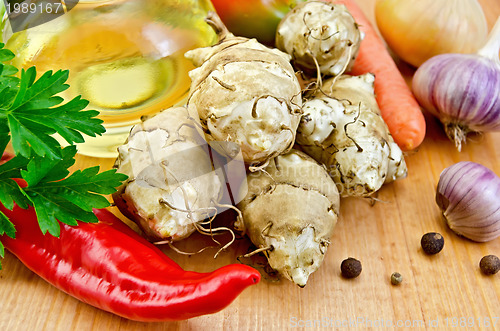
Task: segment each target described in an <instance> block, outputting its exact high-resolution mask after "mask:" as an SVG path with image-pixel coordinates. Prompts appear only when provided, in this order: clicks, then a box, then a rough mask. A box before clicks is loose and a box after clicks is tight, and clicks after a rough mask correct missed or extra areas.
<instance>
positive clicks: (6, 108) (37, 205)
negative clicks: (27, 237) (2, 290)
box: [0, 43, 127, 269]
mask: <svg viewBox="0 0 500 331" xmlns="http://www.w3.org/2000/svg"><path fill="white" fill-rule="evenodd" d="M3 47H4V44H1V43H0V62H6V61H10V60H12V59H13V58H14V53H12V52H11V51H10V50H7V49H3ZM17 73H18V69H17V68H15V67H14V66H12V65H9V64H5V63H0V151H1V153H2V154H3V153H4V152H5V149H6V147H7V145H8V144H9V142H11V143H12V147H13V149H14V153H15V156H14V157H13V158H12V159H10V160H8V161H6V162H5V163H3V164H0V203H1V204H2V205H3V206H4V207H6V208H7V209H9V210H12V208H13V207H14V205H15V204H17V205H18V206H19V207H21V208H24V209H26V208H28V207H29V206H33V207H34V209H35V212H36V214H37V218H38V223H39V226H40V229H41V230H42V232H43V233H46V232H49V233H50V234H52V235H54V236H59V234H60V225H59V222H63V223H66V224H69V225H77V224H78V222H77V220H78V221H82V222H97V221H98V220H97V217H96V216H95V214H94V213H93V211H92V210H93V208H105V207H108V206H109V201H108V200H107V199H106V198H105V197H104V196H103V195H106V194H111V193H114V192H115V191H116V189H115V188H116V187H118V186H120V185H121V183H122V181H124V180H125V179H126V178H127V176H126V175H123V174H119V173H116V170H109V171H105V172H102V173H99V167H91V168H88V169H84V170H78V171H75V172H74V173H72V174H70V171H69V168H70V167H71V166H73V165H74V163H75V155H76V152H77V149H76V147H75V146H74V145H73V144H74V143H81V142H83V141H84V138H83V136H82V134H86V135H88V136H92V137H95V136H96V135H100V134H102V133H104V132H105V129H104V127H103V126H102V120H100V119H98V118H96V116H97V115H98V114H99V112H97V111H95V110H84V109H85V108H86V107H87V106H88V104H89V102H88V101H87V100H84V99H82V98H81V97H79V96H78V97H76V98H74V99H72V100H70V101H69V102H67V103H63V102H64V99H63V98H62V97H61V96H59V94H60V93H61V92H63V91H65V90H66V89H67V88H68V85H67V84H66V81H67V79H68V76H69V72H68V71H67V70H66V71H64V70H59V71H56V72H52V71H48V72H45V73H44V74H42V75H41V76H40V77H39V78H38V79H37V72H36V69H35V67H31V68H29V69H27V70H22V71H21V73H20V78H19V77H16V76H15V75H16V74H17ZM54 134H59V135H60V136H61V137H62V138H63V139H65V140H66V141H67V142H68V143H69V144H70V145H71V146H69V147H66V148H61V146H60V144H59V142H58V141H57V140H56V139H55V138H54V137H53V135H54ZM18 180H24V182H25V184H24V185H22V187H21V186H20V185H19V182H18ZM15 233H16V229H15V226H14V224H13V223H12V222H11V221H10V220H9V219H8V217H7V216H6V215H5V214H4V213H2V212H0V236H1V235H4V234H5V235H7V236H9V237H11V238H14V237H15ZM3 256H4V245H3V244H2V243H1V242H0V257H3ZM0 269H1V264H0Z"/></svg>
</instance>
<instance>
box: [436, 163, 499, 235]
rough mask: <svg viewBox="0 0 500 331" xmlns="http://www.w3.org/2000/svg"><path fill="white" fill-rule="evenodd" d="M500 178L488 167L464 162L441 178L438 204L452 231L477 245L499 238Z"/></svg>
mask: <svg viewBox="0 0 500 331" xmlns="http://www.w3.org/2000/svg"><path fill="white" fill-rule="evenodd" d="M499 197H500V178H499V177H498V176H497V175H495V173H493V171H491V170H490V169H488V168H486V167H485V166H483V165H481V164H478V163H474V162H469V161H464V162H459V163H456V164H454V165H452V166H450V167H448V168H446V169H445V170H444V171H443V172H442V173H441V175H440V177H439V182H438V186H437V193H436V203H437V204H438V206H439V208H440V209H441V210H442V211H443V216H444V218H445V219H446V222H447V223H448V226H449V227H450V229H452V230H453V231H454V232H455V233H457V234H459V235H461V236H464V237H466V238H469V239H471V240H474V241H478V242H486V241H490V240H493V239H495V238H497V237H498V236H500V200H499Z"/></svg>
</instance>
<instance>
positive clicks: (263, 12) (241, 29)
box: [212, 0, 305, 46]
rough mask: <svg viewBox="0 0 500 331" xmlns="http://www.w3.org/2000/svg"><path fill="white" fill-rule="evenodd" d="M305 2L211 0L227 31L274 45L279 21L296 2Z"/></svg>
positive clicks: (285, 0)
mask: <svg viewBox="0 0 500 331" xmlns="http://www.w3.org/2000/svg"><path fill="white" fill-rule="evenodd" d="M303 1H305V0H239V1H235V0H212V4H213V5H214V8H215V10H216V11H217V14H219V16H220V18H221V19H222V22H224V24H225V25H226V26H227V28H228V29H229V31H231V32H232V33H233V34H235V35H237V36H243V37H247V38H257V40H258V41H260V42H261V43H263V44H266V45H270V46H272V45H274V35H275V33H276V27H277V26H278V23H279V22H280V20H281V19H282V18H283V16H285V14H286V13H288V11H290V9H291V8H293V7H294V6H295V5H296V4H297V3H298V2H303Z"/></svg>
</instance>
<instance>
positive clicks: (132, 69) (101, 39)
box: [4, 0, 216, 157]
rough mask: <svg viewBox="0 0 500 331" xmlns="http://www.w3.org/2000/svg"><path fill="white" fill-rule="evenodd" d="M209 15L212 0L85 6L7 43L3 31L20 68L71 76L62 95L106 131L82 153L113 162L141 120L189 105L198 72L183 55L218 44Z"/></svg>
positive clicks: (122, 0) (118, 0)
mask: <svg viewBox="0 0 500 331" xmlns="http://www.w3.org/2000/svg"><path fill="white" fill-rule="evenodd" d="M209 10H213V9H212V5H211V3H210V1H209V0H203V1H192V0H178V1H173V0H172V1H170V0H169V1H167V0H156V1H155V0H115V1H80V2H79V3H78V4H77V5H76V6H75V7H74V8H73V9H72V10H71V11H69V12H67V13H66V14H64V15H62V16H60V17H57V18H55V19H54V20H52V21H49V22H48V23H45V24H42V25H40V26H37V27H34V28H30V29H28V30H24V31H20V32H16V33H13V34H12V33H11V35H10V36H9V35H8V28H6V30H4V40H6V47H7V48H9V49H10V50H12V51H13V52H14V53H15V54H16V58H15V59H14V60H13V61H14V63H13V64H14V65H16V66H17V67H19V68H28V67H31V66H33V65H35V66H36V67H37V71H38V73H43V72H45V71H47V70H58V69H69V71H70V75H69V80H68V84H69V85H70V88H69V89H68V90H66V91H65V92H63V93H62V94H61V96H62V97H64V98H65V99H68V100H69V99H72V98H74V97H75V96H78V95H81V96H82V97H83V98H85V99H87V100H89V102H90V104H89V106H88V109H96V110H98V111H100V115H99V117H100V118H101V119H102V120H103V121H104V126H105V128H106V133H105V134H104V135H103V136H101V137H97V138H91V137H86V142H85V143H84V144H80V145H79V146H78V150H79V152H80V153H81V154H86V155H90V156H97V157H114V156H116V148H117V146H119V145H121V144H123V143H124V142H125V140H126V138H127V135H128V132H129V130H130V128H131V126H132V125H134V124H136V123H138V122H139V121H140V118H141V117H142V116H148V115H153V114H155V113H158V112H159V111H161V110H164V109H166V108H168V107H170V106H173V105H178V104H182V103H184V102H185V100H186V97H187V94H188V91H189V86H190V83H191V81H190V79H189V76H188V72H189V71H190V70H191V69H193V68H194V67H193V65H192V64H191V62H190V61H189V60H187V59H185V58H184V53H185V52H186V51H188V50H190V49H193V48H196V47H204V46H209V45H211V44H213V43H214V42H215V41H216V35H215V33H214V31H213V30H212V29H211V28H210V27H209V26H208V24H206V23H205V21H204V19H205V17H206V14H207V13H208V11H209Z"/></svg>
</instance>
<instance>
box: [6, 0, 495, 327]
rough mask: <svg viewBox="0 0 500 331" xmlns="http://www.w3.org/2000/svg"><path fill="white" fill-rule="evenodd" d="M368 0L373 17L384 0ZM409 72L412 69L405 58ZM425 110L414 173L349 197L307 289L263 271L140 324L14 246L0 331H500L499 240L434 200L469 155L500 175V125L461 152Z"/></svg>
mask: <svg viewBox="0 0 500 331" xmlns="http://www.w3.org/2000/svg"><path fill="white" fill-rule="evenodd" d="M358 2H359V4H360V6H362V8H363V10H364V11H365V12H366V14H367V16H368V17H369V18H371V19H373V4H374V0H358ZM480 2H481V4H482V5H483V6H484V7H485V9H486V10H485V13H486V15H487V19H488V22H489V25H490V27H491V26H492V25H493V23H494V21H495V20H496V18H497V17H498V16H499V15H500V1H499V0H480ZM450 3H453V1H450ZM401 70H402V72H404V73H405V74H406V75H407V76H408V77H410V76H411V74H412V69H411V68H409V67H406V66H404V64H401ZM426 119H427V126H428V129H427V131H428V133H427V136H426V139H425V141H424V143H423V144H422V146H421V147H420V148H419V150H418V151H417V152H414V153H411V154H409V155H407V157H406V161H407V163H408V168H409V176H408V177H407V178H406V179H404V180H401V181H398V182H395V183H392V184H390V185H386V186H385V187H383V188H382V189H381V190H380V192H379V194H378V199H379V200H380V201H379V202H377V203H375V204H374V205H372V204H371V203H370V201H368V200H365V199H344V200H342V202H341V217H340V221H339V223H338V225H337V227H336V230H335V233H334V235H333V237H332V240H331V241H332V245H331V246H330V247H329V250H328V252H327V255H326V258H325V261H324V263H323V265H322V267H321V268H320V270H319V271H317V272H316V273H314V274H313V275H312V276H311V278H310V280H309V282H308V285H307V286H306V287H305V288H303V289H301V288H299V287H297V286H295V285H293V284H292V283H290V282H288V281H282V282H276V281H274V280H273V279H272V278H269V277H266V276H264V278H263V280H262V281H261V283H259V284H258V285H256V286H253V287H250V288H248V289H247V290H245V291H244V292H243V293H242V294H241V295H240V296H239V297H238V298H237V299H236V300H235V301H234V302H233V303H232V304H231V305H230V306H229V307H227V308H226V309H225V310H223V311H221V312H219V313H217V314H213V315H208V316H202V317H199V318H194V319H191V320H187V321H181V322H175V323H138V322H133V321H129V320H126V319H123V318H120V317H117V316H114V315H112V314H109V313H107V312H103V311H100V310H98V309H95V308H93V307H91V306H88V305H86V304H84V303H82V302H79V301H78V300H76V299H74V298H72V297H71V296H69V295H66V294H65V293H63V292H61V291H59V290H57V289H56V288H54V287H53V286H51V285H49V284H48V283H46V282H45V281H43V280H42V279H40V278H39V277H38V276H37V275H35V274H34V273H33V272H31V271H30V270H28V269H27V268H26V267H25V266H24V265H23V264H21V263H20V262H19V261H18V260H17V259H16V258H15V257H14V256H12V255H11V254H10V253H8V252H7V253H6V257H5V259H4V260H3V270H2V271H0V330H2V331H3V330H99V331H101V330H209V329H215V328H217V329H221V328H222V329H226V330H237V329H239V330H261V329H266V330H281V329H294V328H299V326H313V325H316V327H308V328H307V329H323V327H324V329H360V330H364V329H368V328H370V326H371V327H376V328H382V329H397V328H398V326H402V328H401V329H434V330H445V329H467V328H468V329H471V330H495V329H499V330H500V274H497V275H495V276H492V277H487V276H483V275H482V274H481V272H480V270H479V267H478V265H479V260H480V259H481V257H483V256H484V255H487V254H497V255H500V238H498V239H496V240H494V241H491V242H488V243H483V244H479V243H474V242H471V241H469V240H466V239H463V238H460V237H458V236H456V235H455V234H454V233H453V232H451V231H450V230H449V228H448V227H447V226H446V225H445V223H444V221H443V219H442V218H441V215H440V211H439V209H438V207H437V206H436V203H435V202H434V196H435V189H436V185H437V181H438V178H439V174H440V172H441V171H442V170H443V169H444V168H446V167H447V166H450V165H452V164H454V163H456V162H458V161H463V160H469V161H475V162H479V163H481V164H483V165H485V166H487V167H489V168H490V169H492V170H493V171H494V172H496V173H497V174H500V148H499V146H500V133H488V134H484V135H478V136H473V137H472V139H471V140H470V141H469V142H468V143H467V144H466V145H465V146H464V148H463V151H462V152H461V153H458V152H457V151H456V150H455V148H454V147H453V145H452V144H451V143H450V142H449V141H448V139H447V138H446V137H445V135H444V133H443V130H442V128H441V126H440V125H439V123H438V121H437V120H436V119H434V118H432V117H430V116H427V117H426ZM95 164H100V165H101V167H102V169H103V170H104V169H109V168H111V166H112V164H113V160H111V159H94V158H90V157H83V156H80V157H78V161H77V164H76V167H87V166H90V165H95ZM499 198H500V197H499ZM429 231H436V232H440V233H442V234H443V236H444V238H445V246H444V249H443V251H442V252H441V253H439V254H437V255H435V256H427V255H425V254H424V253H423V252H422V250H421V248H420V238H421V236H422V235H423V234H424V233H426V232H429ZM196 239H197V240H198V241H195V240H196ZM204 244H207V239H204V238H200V237H199V236H194V237H193V238H192V239H190V241H189V243H180V244H179V247H181V248H183V249H186V250H187V249H193V248H195V247H199V246H200V245H204ZM247 247H248V242H247V241H246V240H245V239H242V240H238V241H237V242H236V243H235V244H234V245H233V246H231V247H230V248H229V249H228V250H227V251H226V252H223V253H222V254H221V256H219V257H218V258H217V259H215V260H214V259H213V258H212V257H213V255H214V253H215V250H208V251H205V252H204V253H202V254H200V255H195V256H191V257H188V256H183V255H179V254H177V253H175V252H173V251H171V250H170V249H166V248H165V252H166V254H168V255H169V256H170V257H172V258H173V259H174V260H175V261H176V262H178V263H179V264H180V265H181V266H182V267H183V268H185V269H189V270H196V271H210V270H213V269H214V268H216V267H219V266H223V265H225V264H228V263H235V262H237V257H238V256H239V255H241V254H242V253H245V251H246V249H247ZM347 257H355V258H357V259H359V260H360V261H361V262H362V264H363V272H362V274H361V275H360V276H359V277H358V278H356V279H353V280H346V279H344V278H342V277H341V276H340V263H341V261H342V260H343V259H345V258H347ZM207 261H210V262H209V263H207ZM394 271H398V272H400V273H401V274H402V275H403V277H404V280H403V283H402V284H401V285H400V286H392V285H391V283H390V275H391V273H393V272H394ZM314 323H316V324H314ZM391 325H392V326H391Z"/></svg>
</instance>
